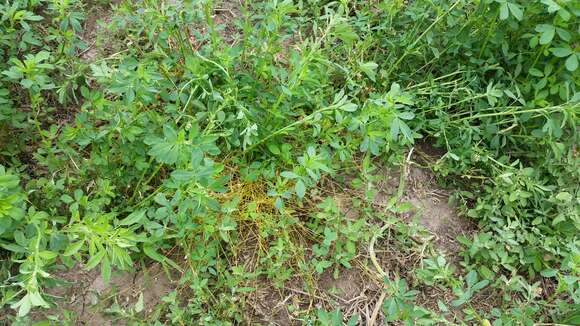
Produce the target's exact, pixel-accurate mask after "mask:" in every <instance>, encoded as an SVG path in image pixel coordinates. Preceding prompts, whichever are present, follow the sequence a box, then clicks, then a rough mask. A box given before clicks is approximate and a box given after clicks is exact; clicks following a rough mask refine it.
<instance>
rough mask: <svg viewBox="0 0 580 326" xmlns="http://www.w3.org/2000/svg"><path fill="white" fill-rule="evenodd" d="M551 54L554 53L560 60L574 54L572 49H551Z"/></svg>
mask: <svg viewBox="0 0 580 326" xmlns="http://www.w3.org/2000/svg"><path fill="white" fill-rule="evenodd" d="M550 52H552V53H553V54H554V55H555V56H557V57H558V58H564V57H567V56H569V55H570V54H572V53H573V52H572V49H570V48H551V49H550Z"/></svg>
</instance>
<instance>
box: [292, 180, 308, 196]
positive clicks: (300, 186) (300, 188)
mask: <svg viewBox="0 0 580 326" xmlns="http://www.w3.org/2000/svg"><path fill="white" fill-rule="evenodd" d="M294 190H295V191H296V195H297V196H298V197H299V198H304V195H305V194H306V186H305V185H304V182H302V180H298V181H296V185H294Z"/></svg>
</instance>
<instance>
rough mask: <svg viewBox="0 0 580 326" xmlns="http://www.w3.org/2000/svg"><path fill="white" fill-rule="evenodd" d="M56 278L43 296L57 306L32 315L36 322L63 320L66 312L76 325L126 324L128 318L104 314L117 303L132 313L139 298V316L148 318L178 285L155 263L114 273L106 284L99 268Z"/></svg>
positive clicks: (70, 271)
mask: <svg viewBox="0 0 580 326" xmlns="http://www.w3.org/2000/svg"><path fill="white" fill-rule="evenodd" d="M55 277H56V278H57V279H59V280H60V281H59V284H58V285H57V286H55V287H52V288H47V289H46V293H47V294H48V295H51V296H53V297H55V298H56V300H55V301H56V303H57V305H58V307H57V308H53V309H50V310H47V311H44V312H42V313H38V314H37V315H35V316H33V317H34V319H36V320H39V319H43V318H46V317H48V316H51V315H56V316H61V317H62V316H65V315H66V312H67V311H68V312H72V313H73V316H74V317H73V318H74V323H75V325H95V326H97V325H125V324H126V323H127V321H128V320H127V319H125V318H119V317H116V316H114V315H112V314H107V313H106V310H107V308H110V307H111V306H112V305H113V304H115V303H116V304H118V305H119V307H120V308H122V309H125V310H130V309H133V310H134V309H135V307H136V305H137V302H138V301H139V298H140V297H141V296H142V298H143V310H142V311H141V312H140V313H142V314H145V315H147V314H149V313H151V312H152V311H153V310H154V308H155V306H156V305H157V304H159V303H160V302H161V301H160V300H161V298H162V297H163V296H165V295H167V294H169V292H171V291H172V290H173V289H174V288H176V286H177V285H176V284H175V283H174V282H173V281H172V280H170V279H169V277H168V276H167V274H166V273H165V271H164V270H163V269H162V268H161V267H159V265H157V264H156V265H153V266H151V267H149V268H147V269H143V270H140V271H135V272H127V271H115V272H113V275H112V276H111V279H110V280H109V281H108V282H107V281H105V280H104V279H103V278H102V276H101V274H100V270H99V269H93V270H91V271H85V270H83V269H82V266H80V265H79V266H77V267H75V268H73V269H71V270H69V271H65V272H62V273H57V274H56V275H55Z"/></svg>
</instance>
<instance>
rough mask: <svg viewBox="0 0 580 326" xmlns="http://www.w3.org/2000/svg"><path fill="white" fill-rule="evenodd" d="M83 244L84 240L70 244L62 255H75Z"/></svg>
mask: <svg viewBox="0 0 580 326" xmlns="http://www.w3.org/2000/svg"><path fill="white" fill-rule="evenodd" d="M84 243H85V241H84V240H81V241H77V242H74V243H71V244H70V245H68V247H66V249H65V250H64V253H63V254H62V255H63V256H65V257H68V256H72V255H74V254H76V253H77V252H78V251H79V250H80V249H81V248H82V246H83V244H84Z"/></svg>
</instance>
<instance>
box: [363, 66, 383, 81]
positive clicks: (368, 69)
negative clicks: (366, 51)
mask: <svg viewBox="0 0 580 326" xmlns="http://www.w3.org/2000/svg"><path fill="white" fill-rule="evenodd" d="M378 66H379V65H378V64H376V63H375V62H372V61H370V62H365V63H361V64H360V65H359V68H360V70H361V71H362V72H364V73H365V74H366V75H367V76H368V77H369V78H370V79H371V80H372V81H375V77H376V72H375V70H377V67H378Z"/></svg>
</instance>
